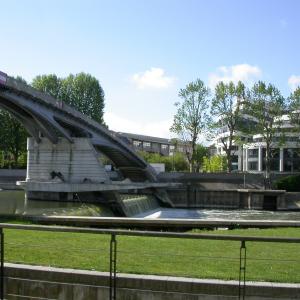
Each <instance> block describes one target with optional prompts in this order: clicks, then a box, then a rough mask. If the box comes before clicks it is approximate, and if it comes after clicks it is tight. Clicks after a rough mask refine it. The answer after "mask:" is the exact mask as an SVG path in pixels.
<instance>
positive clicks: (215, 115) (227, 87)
mask: <svg viewBox="0 0 300 300" xmlns="http://www.w3.org/2000/svg"><path fill="white" fill-rule="evenodd" d="M244 98H245V86H244V84H243V83H242V82H241V81H239V82H238V84H237V85H235V84H234V83H233V82H229V83H228V84H226V83H224V82H222V81H221V82H219V83H218V84H217V86H216V88H215V95H214V97H213V99H212V103H211V118H210V122H209V128H210V130H209V137H210V139H214V138H216V136H217V135H218V134H219V130H220V128H223V127H226V128H227V130H228V132H229V135H228V136H227V135H226V136H221V137H220V141H221V143H222V145H223V150H224V151H225V153H226V159H227V170H228V172H231V170H232V165H231V160H232V146H233V143H234V142H235V138H236V135H235V132H236V131H237V130H238V125H239V120H240V114H241V104H242V101H243V99H244Z"/></svg>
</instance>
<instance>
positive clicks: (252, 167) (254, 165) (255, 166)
mask: <svg viewBox="0 0 300 300" xmlns="http://www.w3.org/2000/svg"><path fill="white" fill-rule="evenodd" d="M248 167H249V170H250V171H257V169H258V163H257V161H251V162H249V165H248Z"/></svg>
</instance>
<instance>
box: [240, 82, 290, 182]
mask: <svg viewBox="0 0 300 300" xmlns="http://www.w3.org/2000/svg"><path fill="white" fill-rule="evenodd" d="M247 97H248V99H247V101H245V112H246V113H247V114H248V115H249V116H251V117H252V118H253V120H254V122H255V126H245V127H244V130H245V132H250V133H251V134H259V135H260V136H261V137H262V140H263V142H264V143H265V147H266V157H265V162H266V173H265V175H266V179H267V183H268V185H269V184H270V166H271V154H272V148H273V146H275V145H274V143H276V142H275V139H274V138H275V136H276V137H277V138H278V137H279V138H282V137H283V132H282V131H281V130H280V129H281V125H282V118H280V117H281V116H282V114H283V113H284V110H285V99H284V97H282V95H281V93H280V91H279V90H278V89H277V88H276V87H275V86H274V85H272V84H269V85H267V84H266V83H264V82H262V81H259V82H258V83H256V84H254V86H253V87H252V89H251V90H250V91H249V93H248V96H247ZM278 135H279V136H278Z"/></svg>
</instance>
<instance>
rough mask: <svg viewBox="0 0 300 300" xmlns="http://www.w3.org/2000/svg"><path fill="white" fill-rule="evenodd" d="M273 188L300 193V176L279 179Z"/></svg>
mask: <svg viewBox="0 0 300 300" xmlns="http://www.w3.org/2000/svg"><path fill="white" fill-rule="evenodd" d="M275 187H276V188H277V189H279V190H286V191H288V192H300V175H293V176H287V177H284V178H281V179H279V180H277V181H276V182H275Z"/></svg>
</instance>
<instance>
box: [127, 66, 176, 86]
mask: <svg viewBox="0 0 300 300" xmlns="http://www.w3.org/2000/svg"><path fill="white" fill-rule="evenodd" d="M174 81H175V77H169V76H166V75H165V70H164V69H161V68H150V70H147V71H145V72H142V73H136V74H134V75H133V76H132V82H133V83H134V84H135V85H136V86H137V87H138V88H139V89H145V88H156V89H164V88H168V87H170V86H171V85H172V84H173V83H174Z"/></svg>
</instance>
